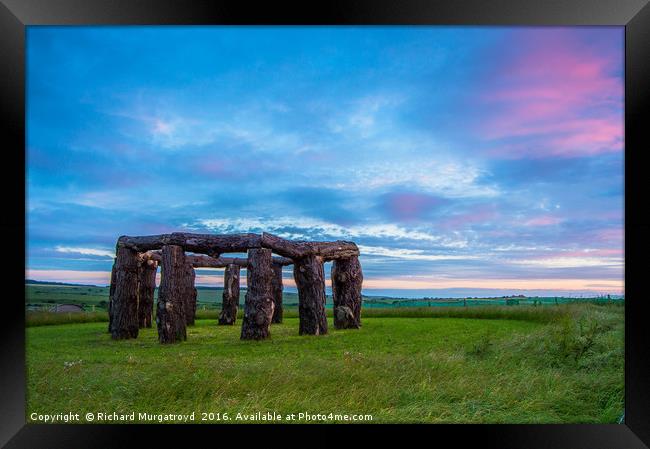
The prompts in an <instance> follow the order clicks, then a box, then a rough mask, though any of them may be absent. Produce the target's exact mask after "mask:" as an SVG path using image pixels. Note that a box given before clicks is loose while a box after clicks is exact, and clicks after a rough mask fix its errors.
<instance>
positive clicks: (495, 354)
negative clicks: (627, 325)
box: [26, 304, 624, 423]
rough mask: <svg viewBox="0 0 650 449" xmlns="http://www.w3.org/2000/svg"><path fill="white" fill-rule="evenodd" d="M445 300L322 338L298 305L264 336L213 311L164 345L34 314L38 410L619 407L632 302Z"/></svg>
mask: <svg viewBox="0 0 650 449" xmlns="http://www.w3.org/2000/svg"><path fill="white" fill-rule="evenodd" d="M440 309H441V308H440V307H437V308H435V309H434V308H431V309H413V310H406V309H404V308H400V309H393V310H390V309H389V310H366V311H364V317H365V318H366V320H365V321H364V322H363V327H362V328H361V329H359V330H336V329H330V332H328V334H327V335H323V336H318V337H312V336H299V335H298V319H297V318H295V317H292V316H295V314H296V310H295V309H293V310H287V313H286V314H285V316H286V317H287V318H286V320H285V321H284V323H283V324H274V325H273V327H272V330H271V334H272V335H271V338H270V339H269V340H265V341H259V342H251V341H242V340H241V339H240V329H239V326H217V325H216V321H215V320H214V318H216V313H214V312H211V315H204V316H205V317H208V318H210V319H199V320H198V321H197V322H196V325H195V326H190V327H188V338H187V341H185V342H182V343H179V344H176V345H161V344H159V343H158V338H157V332H156V329H155V328H153V329H143V330H141V332H140V335H139V336H138V338H137V339H131V340H120V341H114V340H111V338H110V336H109V335H108V334H107V332H106V325H105V324H104V323H88V324H80V325H75V326H40V327H31V328H29V329H27V330H26V334H27V338H26V342H27V348H26V349H27V350H26V356H27V379H28V395H27V398H28V401H27V406H28V411H30V412H31V411H38V412H41V411H44V410H46V411H48V413H58V412H61V413H64V412H66V411H70V410H75V411H78V412H80V413H81V414H82V416H83V412H89V411H93V412H96V411H97V409H98V407H100V408H101V409H102V410H106V411H109V412H112V411H116V412H118V413H126V412H130V411H136V412H138V411H146V412H157V413H166V412H171V411H172V410H171V409H170V407H173V411H174V413H191V412H192V411H195V412H197V414H199V412H201V411H206V412H210V411H212V412H214V411H221V412H228V413H230V416H234V415H235V414H236V413H237V412H243V413H252V412H255V411H262V412H265V411H276V412H278V413H282V414H287V413H294V412H300V411H308V412H310V413H321V412H335V413H337V412H348V413H370V414H372V415H373V417H374V418H373V422H429V423H615V422H617V421H618V419H619V418H620V416H621V415H622V412H623V397H624V369H623V365H624V341H623V330H624V316H623V314H624V308H623V307H617V306H613V305H612V306H605V305H603V306H596V305H591V304H576V305H569V306H566V307H564V306H557V307H555V306H550V307H530V309H528V308H525V307H523V306H517V307H503V308H497V307H485V308H480V310H478V308H468V309H466V310H464V309H461V310H459V308H450V310H440ZM452 309H453V310H452ZM59 315H61V314H59ZM71 315H78V314H71ZM427 317H431V318H438V319H424V318H427ZM463 318H469V319H463ZM487 318H490V319H487ZM494 318H496V319H494ZM330 323H331V321H330ZM161 373H163V374H164V376H163V377H162V378H161ZM28 416H29V414H28Z"/></svg>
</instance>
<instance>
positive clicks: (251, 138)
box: [26, 27, 624, 296]
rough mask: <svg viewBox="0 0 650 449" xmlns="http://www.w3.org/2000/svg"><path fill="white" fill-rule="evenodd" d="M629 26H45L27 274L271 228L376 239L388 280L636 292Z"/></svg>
mask: <svg viewBox="0 0 650 449" xmlns="http://www.w3.org/2000/svg"><path fill="white" fill-rule="evenodd" d="M623 38H624V30H623V28H622V27H580V28H578V27H575V28H549V27H546V28H527V27H516V28H495V27H469V28H468V27H320V28H317V27H296V28H273V27H168V28H162V27H126V28H115V27H28V32H27V173H26V177H27V198H26V208H27V232H28V240H27V266H26V276H27V277H28V278H31V279H39V280H55V281H65V282H81V283H94V284H106V283H107V282H108V279H109V273H110V267H111V263H112V257H113V254H114V245H115V240H116V238H117V237H118V236H119V235H124V234H126V235H145V234H157V233H167V232H173V231H188V232H192V231H195V232H201V233H205V232H214V233H231V232H261V231H268V232H272V233H275V234H278V235H280V236H284V237H287V238H294V239H309V240H333V239H344V240H353V241H355V242H356V243H357V244H358V245H359V247H360V249H361V253H362V257H361V261H362V265H363V269H364V275H365V281H364V291H365V292H366V293H367V294H375V293H390V294H395V295H400V296H417V295H419V294H434V295H437V294H440V295H448V296H453V295H456V294H476V295H481V294H492V293H497V294H509V293H522V292H523V293H525V292H528V293H535V294H544V293H547V294H551V295H553V294H566V293H571V294H586V293H587V292H595V293H621V292H622V291H623V268H624V265H623V259H624V257H623V256H624V255H623V237H624V235H623V217H624V215H623V197H624V191H623V181H624V173H623V158H624V153H623V148H624V143H623V101H624V98H623V80H624V77H623ZM290 278H291V273H290V269H289V270H287V272H286V273H285V280H286V285H289V286H290V285H291V284H292V282H291V279H290ZM198 283H199V284H203V285H222V279H221V275H220V271H219V270H215V271H211V270H201V271H200V273H199V276H198Z"/></svg>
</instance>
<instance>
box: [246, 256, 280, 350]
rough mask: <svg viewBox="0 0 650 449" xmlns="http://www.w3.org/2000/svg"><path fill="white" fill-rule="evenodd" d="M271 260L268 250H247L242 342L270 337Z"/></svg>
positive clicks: (271, 315)
mask: <svg viewBox="0 0 650 449" xmlns="http://www.w3.org/2000/svg"><path fill="white" fill-rule="evenodd" d="M272 261H273V259H272V252H271V250H270V249H266V248H257V249H249V250H248V266H247V270H246V271H247V273H246V277H247V284H248V286H247V290H246V300H245V302H244V320H243V323H242V328H241V339H242V340H262V339H265V338H268V337H269V336H270V332H269V327H270V325H271V318H272V317H273V308H274V303H273V296H272V294H271V280H272V278H273V262H272Z"/></svg>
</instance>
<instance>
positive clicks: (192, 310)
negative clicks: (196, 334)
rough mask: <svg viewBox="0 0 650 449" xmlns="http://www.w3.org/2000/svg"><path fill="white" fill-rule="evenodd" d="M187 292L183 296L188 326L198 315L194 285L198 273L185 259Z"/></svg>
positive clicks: (191, 324) (192, 323)
mask: <svg viewBox="0 0 650 449" xmlns="http://www.w3.org/2000/svg"><path fill="white" fill-rule="evenodd" d="M183 279H184V281H185V292H184V294H183V296H184V297H185V323H187V325H188V326H193V325H194V319H195V317H196V296H197V291H196V287H195V286H194V281H195V280H196V273H195V272H194V268H192V265H190V264H189V263H187V260H186V261H185V276H184V278H183Z"/></svg>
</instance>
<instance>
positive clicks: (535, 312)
mask: <svg viewBox="0 0 650 449" xmlns="http://www.w3.org/2000/svg"><path fill="white" fill-rule="evenodd" d="M599 309H600V310H609V309H611V310H623V309H624V308H623V306H621V305H618V304H588V303H582V304H560V305H557V306H544V307H534V306H475V307H394V308H389V307H386V308H383V307H382V308H366V309H362V312H361V316H362V317H366V318H371V317H376V318H391V317H394V318H472V319H489V320H521V321H531V322H535V323H551V322H557V321H559V320H561V319H562V318H564V317H569V318H571V317H575V316H577V315H580V314H583V313H584V312H585V311H588V310H599ZM220 312H221V311H220V310H197V311H196V318H197V319H199V320H216V319H217V318H218V317H219V313H220ZM326 313H327V316H328V317H329V318H332V310H331V309H327V310H326ZM283 316H284V317H285V318H297V317H298V308H297V307H285V309H284V312H283ZM242 317H243V310H242V308H241V307H240V309H239V311H238V313H237V318H238V319H241V318H242ZM101 321H108V313H107V312H74V313H55V312H42V311H39V312H31V311H30V312H26V325H27V326H28V327H30V326H46V325H52V324H68V323H70V324H72V323H93V322H101Z"/></svg>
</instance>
